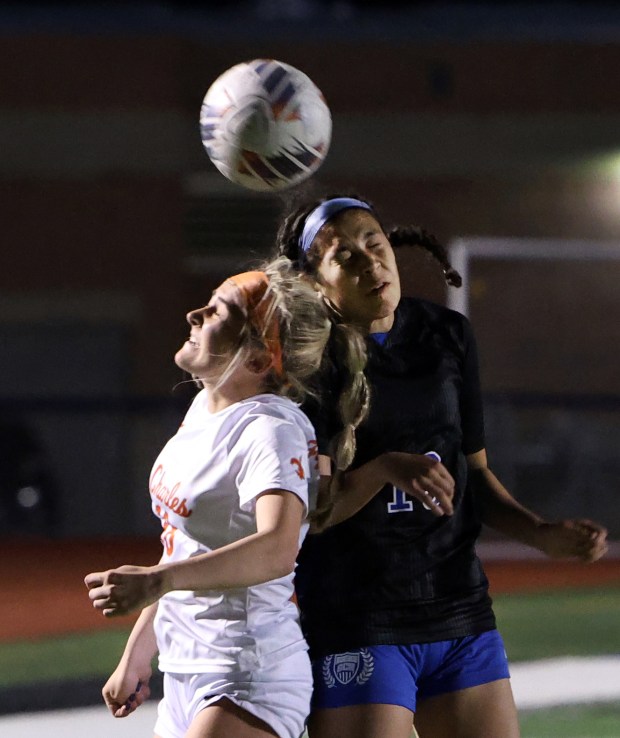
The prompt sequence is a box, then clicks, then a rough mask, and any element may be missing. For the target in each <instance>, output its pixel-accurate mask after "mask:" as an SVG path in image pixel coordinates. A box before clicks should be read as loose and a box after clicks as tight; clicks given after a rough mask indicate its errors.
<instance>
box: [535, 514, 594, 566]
mask: <svg viewBox="0 0 620 738" xmlns="http://www.w3.org/2000/svg"><path fill="white" fill-rule="evenodd" d="M539 535H540V548H541V550H542V551H543V552H544V553H546V554H547V556H550V557H551V558H553V559H570V558H577V559H580V560H581V561H586V562H592V561H597V560H598V559H600V558H601V556H604V555H605V553H606V552H607V530H606V529H605V528H603V526H602V525H599V524H598V523H593V522H592V521H591V520H585V519H577V520H561V521H559V522H557V523H543V524H542V525H541V526H540V528H539Z"/></svg>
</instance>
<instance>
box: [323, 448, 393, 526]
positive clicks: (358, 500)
mask: <svg viewBox="0 0 620 738" xmlns="http://www.w3.org/2000/svg"><path fill="white" fill-rule="evenodd" d="M385 459H386V454H382V455H381V456H378V457H376V458H375V459H372V461H368V462H367V463H366V464H364V465H363V466H360V467H358V468H357V469H352V470H351V471H347V472H344V473H343V474H340V475H338V476H336V477H335V480H334V481H335V483H336V485H337V487H336V489H335V490H334V491H333V492H332V495H333V497H334V506H333V509H332V512H331V515H330V516H329V520H328V522H327V526H331V525H336V523H341V522H342V521H343V520H347V519H348V518H350V517H351V516H353V515H355V513H356V512H358V511H359V510H361V509H362V508H363V507H364V505H366V504H367V503H369V502H370V500H372V498H373V497H374V496H375V495H376V494H377V493H378V492H379V491H380V490H381V489H382V488H383V487H384V486H385V485H386V484H387V482H388V478H387V476H388V474H387V469H386V466H385Z"/></svg>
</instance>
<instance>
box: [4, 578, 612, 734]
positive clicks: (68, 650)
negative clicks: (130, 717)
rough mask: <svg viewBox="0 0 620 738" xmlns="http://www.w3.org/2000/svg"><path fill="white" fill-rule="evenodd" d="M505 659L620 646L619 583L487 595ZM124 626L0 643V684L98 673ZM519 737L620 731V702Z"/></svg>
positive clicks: (115, 654) (565, 712)
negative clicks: (490, 597)
mask: <svg viewBox="0 0 620 738" xmlns="http://www.w3.org/2000/svg"><path fill="white" fill-rule="evenodd" d="M494 604H495V611H496V614H497V619H498V624H499V629H500V631H501V633H502V635H503V637H504V641H505V643H506V649H507V651H508V655H509V658H510V660H511V661H512V662H519V661H530V660H536V659H542V658H552V657H559V656H587V655H605V654H618V653H620V616H619V613H620V588H605V589H582V590H562V591H558V592H550V593H541V594H529V595H501V596H497V597H495V598H494ZM126 637H127V632H126V631H107V632H98V633H95V634H87V635H73V636H67V637H63V638H52V639H45V640H41V641H31V642H17V643H8V644H0V691H1V690H2V689H3V688H4V689H6V688H7V687H12V686H15V685H24V684H28V683H33V682H35V683H45V682H58V681H62V680H66V679H76V678H93V677H95V678H99V677H100V678H101V680H102V683H103V681H104V679H105V677H107V675H109V674H110V672H111V671H112V669H113V668H114V667H115V666H116V663H117V661H118V658H119V657H120V654H121V652H122V650H123V647H124V644H125V640H126ZM521 723H522V736H523V738H620V705H618V704H606V703H603V704H589V705H578V706H566V707H557V708H553V709H541V710H534V711H522V713H521Z"/></svg>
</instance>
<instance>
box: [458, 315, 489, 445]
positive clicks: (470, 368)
mask: <svg viewBox="0 0 620 738" xmlns="http://www.w3.org/2000/svg"><path fill="white" fill-rule="evenodd" d="M463 349H464V356H463V385H462V388H461V428H462V431H463V445H462V448H463V453H464V454H466V455H467V454H473V453H475V452H476V451H480V450H481V449H483V448H484V447H485V440H484V408H483V404H482V390H481V388H480V370H479V365H478V347H477V344H476V338H475V336H474V332H473V330H472V327H471V323H470V322H469V320H468V319H467V318H463Z"/></svg>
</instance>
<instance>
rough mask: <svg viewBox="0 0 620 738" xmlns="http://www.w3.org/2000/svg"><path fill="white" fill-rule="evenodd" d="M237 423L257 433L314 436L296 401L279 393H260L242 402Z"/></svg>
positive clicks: (309, 423) (308, 421) (306, 417)
mask: <svg viewBox="0 0 620 738" xmlns="http://www.w3.org/2000/svg"><path fill="white" fill-rule="evenodd" d="M244 404H245V408H244V411H243V412H241V413H240V414H239V416H238V423H239V424H240V425H243V427H244V429H250V428H251V429H252V432H255V433H257V434H258V435H261V434H264V435H274V434H276V435H280V434H282V433H283V434H287V433H288V434H291V435H292V436H294V435H296V434H300V435H303V436H312V437H314V429H313V427H312V424H311V422H310V420H309V419H308V416H307V415H306V414H305V413H304V412H303V411H302V410H301V408H300V407H299V405H297V403H295V402H293V401H292V400H290V399H288V398H286V397H281V396H279V395H260V396H258V397H256V398H253V400H252V401H251V402H248V403H244Z"/></svg>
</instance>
